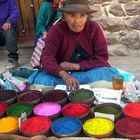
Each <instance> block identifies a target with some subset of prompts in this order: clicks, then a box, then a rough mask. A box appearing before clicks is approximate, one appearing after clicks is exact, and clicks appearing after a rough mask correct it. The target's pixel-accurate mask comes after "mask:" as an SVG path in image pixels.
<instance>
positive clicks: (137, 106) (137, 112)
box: [122, 102, 140, 119]
mask: <svg viewBox="0 0 140 140" xmlns="http://www.w3.org/2000/svg"><path fill="white" fill-rule="evenodd" d="M122 111H123V113H124V115H125V116H127V117H131V118H136V119H140V103H139V102H134V103H127V104H126V105H125V106H124V108H123V110H122Z"/></svg>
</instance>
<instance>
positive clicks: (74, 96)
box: [69, 89, 94, 102]
mask: <svg viewBox="0 0 140 140" xmlns="http://www.w3.org/2000/svg"><path fill="white" fill-rule="evenodd" d="M93 96H94V93H93V91H91V90H87V89H79V90H77V91H74V92H71V93H70V95H69V98H70V100H71V101H73V102H83V101H86V100H88V99H90V98H91V97H93Z"/></svg>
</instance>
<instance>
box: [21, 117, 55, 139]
mask: <svg viewBox="0 0 140 140" xmlns="http://www.w3.org/2000/svg"><path fill="white" fill-rule="evenodd" d="M51 124H52V121H51V120H50V119H49V118H48V117H41V116H35V117H31V118H29V119H27V120H25V121H24V122H23V123H22V124H21V132H22V133H23V135H25V136H28V137H31V136H34V135H39V134H44V135H48V133H49V130H50V127H51Z"/></svg>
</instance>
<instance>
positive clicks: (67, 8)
mask: <svg viewBox="0 0 140 140" xmlns="http://www.w3.org/2000/svg"><path fill="white" fill-rule="evenodd" d="M58 10H59V11H61V12H72V13H75V12H80V13H87V14H90V13H93V12H96V11H95V10H91V9H90V8H89V6H88V0H65V2H64V4H63V6H62V7H61V8H59V9H58Z"/></svg>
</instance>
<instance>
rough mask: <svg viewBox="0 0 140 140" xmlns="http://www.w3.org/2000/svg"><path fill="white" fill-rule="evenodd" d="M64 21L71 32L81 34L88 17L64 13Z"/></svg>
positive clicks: (82, 14)
mask: <svg viewBox="0 0 140 140" xmlns="http://www.w3.org/2000/svg"><path fill="white" fill-rule="evenodd" d="M64 18H65V21H66V22H67V24H68V27H69V28H70V30H72V31H73V32H77V33H78V32H81V31H82V30H83V29H84V26H85V23H86V21H87V18H88V15H87V14H85V13H64Z"/></svg>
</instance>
